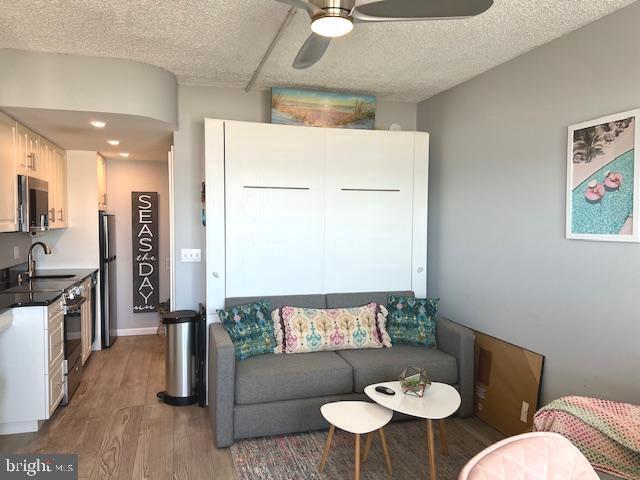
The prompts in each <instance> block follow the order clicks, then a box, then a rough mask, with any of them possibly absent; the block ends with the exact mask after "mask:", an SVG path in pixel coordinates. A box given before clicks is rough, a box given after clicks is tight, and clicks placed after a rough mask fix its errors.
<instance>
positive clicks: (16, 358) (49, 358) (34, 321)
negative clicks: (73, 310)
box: [0, 298, 64, 435]
mask: <svg viewBox="0 0 640 480" xmlns="http://www.w3.org/2000/svg"><path fill="white" fill-rule="evenodd" d="M3 315H10V316H11V317H12V318H11V320H12V325H11V327H10V328H8V329H7V330H5V331H4V332H3V333H2V334H1V335H0V378H1V379H2V383H3V390H2V398H1V400H0V435H5V434H11V433H23V432H35V431H37V430H38V428H39V422H41V421H42V420H47V419H49V418H50V417H51V415H53V412H54V411H55V410H56V408H57V407H58V405H59V404H60V402H61V401H62V396H63V393H64V370H63V368H64V353H63V351H64V309H63V303H62V299H61V298H60V299H58V300H56V301H54V302H53V303H52V304H51V305H49V306H48V307H22V308H14V309H11V310H9V311H7V312H5V313H4V314H3Z"/></svg>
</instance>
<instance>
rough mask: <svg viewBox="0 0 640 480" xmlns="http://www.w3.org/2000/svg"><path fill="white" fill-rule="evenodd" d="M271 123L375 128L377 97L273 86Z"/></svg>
mask: <svg viewBox="0 0 640 480" xmlns="http://www.w3.org/2000/svg"><path fill="white" fill-rule="evenodd" d="M271 123H278V124H283V125H306V126H311V127H332V128H357V129H364V130H373V129H374V128H375V124H376V97H372V96H368V95H355V94H352V93H331V92H319V91H314V90H300V89H294V88H272V89H271Z"/></svg>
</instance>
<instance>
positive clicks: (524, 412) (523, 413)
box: [520, 402, 529, 423]
mask: <svg viewBox="0 0 640 480" xmlns="http://www.w3.org/2000/svg"><path fill="white" fill-rule="evenodd" d="M520 421H521V422H523V423H527V422H528V421H529V404H528V403H527V402H522V409H521V410H520Z"/></svg>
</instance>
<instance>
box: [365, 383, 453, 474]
mask: <svg viewBox="0 0 640 480" xmlns="http://www.w3.org/2000/svg"><path fill="white" fill-rule="evenodd" d="M378 386H383V387H388V388H390V389H392V390H393V391H394V392H396V394H395V395H385V394H384V393H380V392H376V387H378ZM364 393H365V394H366V395H367V396H368V397H369V398H370V399H371V400H373V401H374V402H376V403H377V404H379V405H382V406H383V407H385V408H388V409H390V410H393V411H395V412H399V413H404V414H405V415H411V416H412V417H418V418H424V419H425V420H426V421H427V449H428V450H429V474H430V475H429V477H430V480H436V453H435V447H434V440H433V420H439V421H440V441H441V442H442V453H443V455H447V454H448V447H447V434H446V430H445V426H444V419H445V418H447V417H449V416H451V415H453V414H454V413H455V411H456V410H458V408H459V407H460V402H461V401H462V400H461V398H460V394H459V393H458V391H457V390H456V389H455V388H453V387H452V386H451V385H447V384H446V383H438V382H433V383H432V384H431V386H430V387H429V389H428V390H427V391H426V392H425V394H424V396H423V397H414V396H412V395H406V394H405V393H403V392H402V387H401V386H400V382H385V383H376V384H374V385H369V386H368V387H366V388H365V389H364Z"/></svg>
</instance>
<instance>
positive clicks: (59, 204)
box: [47, 144, 69, 229]
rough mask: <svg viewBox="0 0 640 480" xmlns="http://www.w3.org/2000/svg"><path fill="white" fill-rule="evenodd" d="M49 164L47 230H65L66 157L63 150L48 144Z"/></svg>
mask: <svg viewBox="0 0 640 480" xmlns="http://www.w3.org/2000/svg"><path fill="white" fill-rule="evenodd" d="M47 146H48V150H47V158H48V160H49V161H48V164H49V179H48V180H49V228H51V229H54V228H66V227H68V226H69V222H68V220H67V157H66V154H65V152H64V150H60V149H59V148H58V147H56V146H54V145H51V144H48V145H47Z"/></svg>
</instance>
